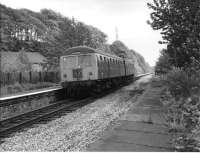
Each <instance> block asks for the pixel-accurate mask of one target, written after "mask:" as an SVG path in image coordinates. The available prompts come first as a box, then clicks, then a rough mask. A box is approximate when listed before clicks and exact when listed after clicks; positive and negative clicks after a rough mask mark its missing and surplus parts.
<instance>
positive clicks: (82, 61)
mask: <svg viewBox="0 0 200 153" xmlns="http://www.w3.org/2000/svg"><path fill="white" fill-rule="evenodd" d="M78 65H79V66H80V67H88V66H92V61H91V55H81V56H78Z"/></svg>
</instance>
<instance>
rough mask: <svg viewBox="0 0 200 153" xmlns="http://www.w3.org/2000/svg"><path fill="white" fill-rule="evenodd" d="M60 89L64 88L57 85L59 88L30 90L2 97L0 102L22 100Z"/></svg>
mask: <svg viewBox="0 0 200 153" xmlns="http://www.w3.org/2000/svg"><path fill="white" fill-rule="evenodd" d="M59 89H62V87H61V86H59V85H57V86H52V87H46V88H41V89H35V90H29V91H25V92H20V93H16V94H10V95H5V96H0V101H3V100H10V99H15V98H21V97H26V96H31V95H37V94H40V93H46V92H50V91H55V90H59Z"/></svg>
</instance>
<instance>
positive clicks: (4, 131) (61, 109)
mask: <svg viewBox="0 0 200 153" xmlns="http://www.w3.org/2000/svg"><path fill="white" fill-rule="evenodd" d="M93 100H94V98H86V99H82V100H78V101H73V100H64V101H60V102H58V103H56V104H51V105H49V106H46V107H43V108H41V109H38V110H34V111H31V112H28V113H24V114H21V115H18V116H15V117H12V118H8V119H5V120H1V121H0V125H1V126H0V138H3V137H7V136H9V134H11V133H13V132H16V131H18V130H20V129H23V128H25V127H28V126H30V125H33V124H34V123H37V122H39V121H42V120H50V119H52V118H55V116H56V115H57V116H58V115H61V114H62V113H69V112H72V111H74V110H76V109H77V108H80V107H81V106H83V105H86V104H88V103H90V102H92V101H93Z"/></svg>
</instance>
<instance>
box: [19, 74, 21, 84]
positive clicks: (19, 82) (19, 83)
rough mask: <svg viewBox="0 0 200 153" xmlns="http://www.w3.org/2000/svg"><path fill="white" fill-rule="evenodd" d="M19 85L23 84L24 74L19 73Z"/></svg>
mask: <svg viewBox="0 0 200 153" xmlns="http://www.w3.org/2000/svg"><path fill="white" fill-rule="evenodd" d="M19 84H22V72H19Z"/></svg>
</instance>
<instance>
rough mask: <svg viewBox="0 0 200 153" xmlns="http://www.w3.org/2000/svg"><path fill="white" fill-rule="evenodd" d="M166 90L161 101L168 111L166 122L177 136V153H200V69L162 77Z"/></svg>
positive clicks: (176, 70)
mask: <svg viewBox="0 0 200 153" xmlns="http://www.w3.org/2000/svg"><path fill="white" fill-rule="evenodd" d="M160 81H162V82H163V83H164V85H165V87H166V90H165V92H164V94H163V96H162V99H161V101H162V102H163V103H164V105H166V106H167V107H166V108H167V114H166V121H167V125H168V126H169V127H170V132H175V137H174V139H173V141H174V147H175V150H176V151H200V137H199V136H198V135H199V134H200V133H199V132H200V96H199V95H200V69H199V65H198V64H196V63H193V64H192V66H191V67H190V68H186V69H182V68H175V67H174V68H173V69H172V70H170V71H169V72H168V73H166V74H164V75H162V76H160Z"/></svg>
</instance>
